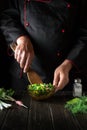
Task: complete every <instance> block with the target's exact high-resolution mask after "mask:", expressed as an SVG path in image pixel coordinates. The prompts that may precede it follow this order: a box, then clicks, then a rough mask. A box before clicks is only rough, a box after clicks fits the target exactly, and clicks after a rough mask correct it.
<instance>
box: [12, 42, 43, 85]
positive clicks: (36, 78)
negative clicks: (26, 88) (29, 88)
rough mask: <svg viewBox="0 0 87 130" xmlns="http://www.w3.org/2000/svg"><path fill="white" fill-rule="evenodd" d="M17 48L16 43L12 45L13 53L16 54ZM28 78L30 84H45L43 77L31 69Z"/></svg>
mask: <svg viewBox="0 0 87 130" xmlns="http://www.w3.org/2000/svg"><path fill="white" fill-rule="evenodd" d="M16 46H17V45H16V43H12V44H10V48H11V49H12V50H13V52H15V49H16ZM27 78H28V81H29V83H30V84H35V83H36V84H40V83H43V81H42V79H41V77H40V76H39V75H38V74H37V73H36V72H35V71H34V70H33V69H31V68H29V71H28V72H27Z"/></svg>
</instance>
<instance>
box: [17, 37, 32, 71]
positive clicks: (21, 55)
mask: <svg viewBox="0 0 87 130" xmlns="http://www.w3.org/2000/svg"><path fill="white" fill-rule="evenodd" d="M16 42H17V47H16V49H15V59H16V60H17V62H18V63H19V64H20V67H21V68H22V69H23V71H24V72H27V71H28V70H29V67H30V64H31V62H32V60H33V58H34V49H33V46H32V43H31V41H30V39H29V38H28V36H21V37H19V38H18V39H17V41H16Z"/></svg>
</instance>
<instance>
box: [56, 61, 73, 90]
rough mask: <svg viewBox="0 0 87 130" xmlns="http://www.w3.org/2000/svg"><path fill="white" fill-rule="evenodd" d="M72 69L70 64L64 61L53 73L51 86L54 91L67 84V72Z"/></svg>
mask: <svg viewBox="0 0 87 130" xmlns="http://www.w3.org/2000/svg"><path fill="white" fill-rule="evenodd" d="M71 68H72V63H71V62H70V61H69V60H65V61H64V62H63V63H62V64H61V65H60V66H59V67H57V68H56V70H55V72H54V80H53V85H54V86H55V91H58V90H62V89H63V88H64V87H65V86H66V85H67V84H68V83H69V72H70V70H71Z"/></svg>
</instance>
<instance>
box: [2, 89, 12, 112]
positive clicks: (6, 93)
mask: <svg viewBox="0 0 87 130" xmlns="http://www.w3.org/2000/svg"><path fill="white" fill-rule="evenodd" d="M13 94H14V91H13V90H12V89H8V90H5V89H4V88H0V110H3V108H9V107H11V104H9V103H5V101H6V100H9V101H12V97H11V96H12V95H13Z"/></svg>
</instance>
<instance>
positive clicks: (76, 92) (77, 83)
mask: <svg viewBox="0 0 87 130" xmlns="http://www.w3.org/2000/svg"><path fill="white" fill-rule="evenodd" d="M73 96H74V97H81V96H82V83H81V79H79V78H77V79H75V80H74V85H73Z"/></svg>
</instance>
